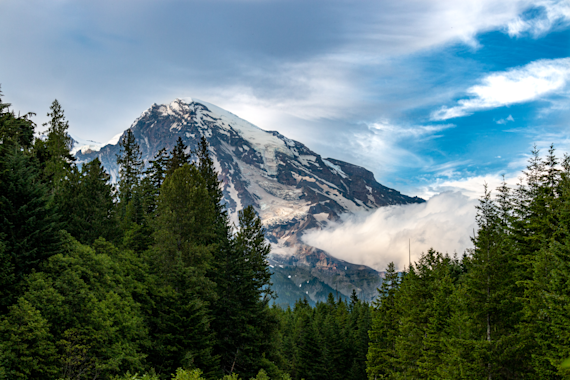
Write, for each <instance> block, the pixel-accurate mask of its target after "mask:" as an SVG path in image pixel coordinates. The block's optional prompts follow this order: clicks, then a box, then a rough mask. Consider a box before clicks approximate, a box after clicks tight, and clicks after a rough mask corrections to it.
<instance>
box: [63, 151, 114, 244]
mask: <svg viewBox="0 0 570 380" xmlns="http://www.w3.org/2000/svg"><path fill="white" fill-rule="evenodd" d="M114 201H115V195H114V189H113V186H112V185H111V183H110V176H109V174H107V172H105V169H104V168H103V165H101V161H99V159H98V158H95V159H94V160H93V161H91V162H88V163H86V164H83V165H82V167H81V169H78V168H77V167H73V168H72V169H71V171H70V172H69V175H68V178H67V180H66V181H64V182H63V184H62V186H61V189H60V191H59V192H58V193H57V194H56V196H55V203H56V204H57V206H58V209H59V210H60V212H61V213H62V215H65V216H66V218H65V219H66V221H65V229H66V230H67V231H68V232H69V233H70V234H71V235H72V236H73V237H75V238H76V239H77V240H79V241H80V242H81V243H83V244H92V243H93V242H94V241H95V240H96V239H97V238H99V237H103V238H105V239H107V240H115V238H116V237H117V228H118V221H117V216H116V212H115V202H114Z"/></svg>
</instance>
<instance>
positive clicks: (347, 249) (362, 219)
mask: <svg viewBox="0 0 570 380" xmlns="http://www.w3.org/2000/svg"><path fill="white" fill-rule="evenodd" d="M476 203H477V202H476V201H475V200H473V199H470V198H468V197H467V196H465V195H462V194H460V193H458V192H449V193H443V194H440V195H437V196H434V197H433V198H431V199H430V200H429V201H428V202H426V203H423V204H414V205H405V206H390V207H382V208H380V209H378V210H376V211H374V212H372V213H363V214H359V215H354V216H351V217H348V218H347V219H346V220H344V223H342V224H337V225H333V226H331V227H330V228H327V229H324V230H321V231H313V232H310V233H307V234H306V235H304V237H303V240H304V241H305V242H306V243H307V244H310V245H313V246H316V247H318V248H321V249H323V250H325V251H327V252H329V253H330V254H332V255H333V256H335V257H337V258H339V259H343V260H346V261H349V262H352V263H359V264H365V265H368V266H371V267H373V268H375V269H377V270H384V269H385V268H386V266H387V264H388V263H389V262H390V261H394V263H395V264H396V265H397V267H398V268H399V269H403V267H404V266H408V249H409V245H410V246H411V259H412V261H415V260H418V259H419V257H420V255H421V253H422V252H426V251H427V250H428V249H429V248H434V249H436V250H439V251H442V252H448V253H450V254H453V253H454V252H457V253H459V254H461V253H463V252H464V250H465V249H466V248H470V247H471V240H470V234H472V233H473V229H474V228H475V215H476V209H475V205H476Z"/></svg>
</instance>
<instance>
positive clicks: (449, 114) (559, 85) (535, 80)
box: [432, 58, 570, 120]
mask: <svg viewBox="0 0 570 380" xmlns="http://www.w3.org/2000/svg"><path fill="white" fill-rule="evenodd" d="M569 81H570V58H560V59H543V60H538V61H535V62H531V63H529V64H527V65H526V66H523V67H520V68H514V69H511V70H508V71H503V72H498V73H493V74H490V75H487V76H486V77H485V78H483V79H482V80H481V84H479V85H476V86H473V87H471V88H469V89H468V90H467V93H468V94H470V95H471V97H470V98H469V99H462V100H459V101H458V102H457V103H458V105H457V106H454V107H451V108H447V107H445V106H444V107H442V108H441V109H440V110H438V111H436V112H434V113H433V114H432V120H447V119H452V118H456V117H461V116H467V115H470V114H472V113H473V112H475V111H479V110H484V109H491V108H497V107H503V106H508V105H511V104H517V103H526V102H530V101H533V100H538V99H542V98H544V97H546V96H547V95H550V94H552V93H557V92H564V91H566V90H567V87H568V83H569Z"/></svg>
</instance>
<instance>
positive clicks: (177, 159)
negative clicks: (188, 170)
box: [155, 137, 190, 176]
mask: <svg viewBox="0 0 570 380" xmlns="http://www.w3.org/2000/svg"><path fill="white" fill-rule="evenodd" d="M187 149H188V147H187V146H186V145H184V142H182V138H181V137H178V140H176V145H175V146H174V148H172V152H170V158H168V159H167V160H166V165H165V169H166V171H165V175H166V176H169V175H171V174H172V173H174V172H175V171H176V169H179V168H181V167H183V166H184V165H187V164H189V163H190V154H188V153H186V150H187ZM157 158H158V159H159V160H160V156H159V157H157ZM155 162H156V161H155ZM156 174H161V173H160V172H158V173H156Z"/></svg>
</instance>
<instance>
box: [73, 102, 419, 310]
mask: <svg viewBox="0 0 570 380" xmlns="http://www.w3.org/2000/svg"><path fill="white" fill-rule="evenodd" d="M131 130H132V132H133V133H134V135H135V137H136V139H137V141H138V143H139V145H140V146H141V151H142V154H143V159H144V160H145V161H148V160H151V159H152V158H153V157H154V155H155V154H156V152H158V150H159V149H161V148H163V147H166V148H167V149H168V150H170V149H172V148H173V146H174V144H175V142H176V140H177V139H178V137H181V138H182V140H183V141H184V143H185V144H186V145H187V146H188V147H189V149H191V150H193V149H196V147H197V143H198V141H199V139H200V137H201V136H205V137H206V139H207V140H208V142H209V144H210V149H211V154H212V157H213V158H214V161H215V163H216V166H217V168H218V170H219V172H220V179H221V180H222V181H223V184H222V186H223V192H224V200H225V202H226V205H227V208H228V210H229V213H230V215H231V216H232V217H233V218H234V220H237V218H236V215H237V212H238V211H239V210H240V209H242V208H243V207H245V206H248V205H253V206H254V207H255V209H256V210H257V212H258V213H259V215H260V217H261V219H262V221H263V223H264V224H265V226H266V229H267V239H268V240H269V241H271V243H272V254H271V260H270V264H271V266H272V267H273V269H274V271H275V272H276V273H277V274H279V276H280V277H279V278H281V279H283V281H281V280H280V281H279V282H282V283H283V284H282V286H285V285H286V286H285V287H287V286H289V285H291V284H285V283H286V282H287V281H290V282H291V283H293V284H294V287H295V289H296V288H297V286H298V285H299V288H300V289H298V290H299V291H301V290H302V293H304V294H305V295H306V296H308V297H310V298H311V299H312V300H313V301H316V300H320V299H322V298H323V295H322V294H320V293H324V292H325V290H323V289H335V291H338V292H340V293H342V294H344V295H349V294H350V293H351V292H352V289H353V288H354V289H356V290H357V292H358V293H359V294H360V295H361V297H363V298H365V299H371V297H373V296H374V294H375V289H376V286H377V285H378V283H379V281H380V274H379V273H378V272H376V271H374V270H373V269H371V268H368V267H365V266H362V265H354V264H351V263H348V262H345V261H342V260H338V259H336V258H334V257H332V256H330V255H328V254H327V253H326V252H324V251H322V250H319V249H317V248H315V247H311V246H308V245H306V244H304V243H303V242H302V240H301V237H302V235H303V233H305V232H306V231H307V230H309V229H313V228H323V227H325V226H326V225H327V223H328V222H329V221H332V220H334V221H337V220H339V217H340V215H341V214H344V213H353V212H358V211H362V210H373V209H376V208H378V207H382V206H387V205H396V204H407V203H419V202H423V200H422V199H420V198H417V197H414V198H411V197H408V196H405V195H403V194H400V193H399V192H398V191H396V190H393V189H389V188H387V187H385V186H382V185H381V184H379V183H378V182H376V180H375V179H374V176H373V174H372V173H371V172H370V171H368V170H366V169H364V168H362V167H359V166H356V165H352V164H349V163H346V162H343V161H339V160H335V159H332V158H322V157H321V156H320V155H318V154H316V153H315V152H313V151H311V150H310V149H309V148H307V147H306V146H305V145H303V144H302V143H300V142H297V141H294V140H291V139H288V138H286V137H285V136H283V135H281V134H280V133H278V132H275V131H264V130H262V129H260V128H258V127H256V126H254V125H253V124H250V123H248V122H247V121H245V120H242V119H240V118H238V117H237V116H235V115H233V114H231V113H229V112H227V111H225V110H223V109H221V108H219V107H217V106H214V105H212V104H209V103H206V102H202V101H197V100H195V101H184V100H181V99H176V100H175V101H173V102H172V103H170V104H168V105H158V104H154V105H152V106H151V107H150V108H149V109H147V110H146V111H144V112H143V113H142V114H141V116H140V117H139V118H138V119H136V120H135V121H134V123H133V124H132V126H131ZM115 140H116V141H114V142H115V144H108V145H106V146H103V147H101V148H100V149H99V150H96V149H97V148H96V147H93V146H88V147H84V148H81V147H77V148H76V149H77V151H76V157H77V158H78V161H79V162H86V161H90V160H92V159H94V158H95V157H99V158H100V160H101V162H102V163H103V165H104V166H105V167H106V168H107V170H108V171H109V173H110V174H111V176H112V177H113V178H116V176H117V172H118V168H117V164H116V154H117V153H118V152H119V146H118V144H116V142H117V141H118V139H115ZM295 268H297V269H295ZM295 270H296V272H295ZM291 271H292V272H291ZM285 273H287V276H285ZM295 273H298V274H295ZM301 273H302V275H301ZM297 276H299V280H300V278H301V277H302V278H303V280H302V282H300V283H299V284H297V283H296V282H295V280H296V278H297ZM311 281H312V287H311V289H308V288H309V287H310V286H307V285H311ZM304 284H305V288H303V285H304ZM276 285H277V284H276ZM277 292H278V293H279V286H278V287H277ZM319 292H320V293H319ZM297 293H299V292H297ZM302 293H299V294H302ZM326 295H328V292H327V294H325V295H324V298H326Z"/></svg>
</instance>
